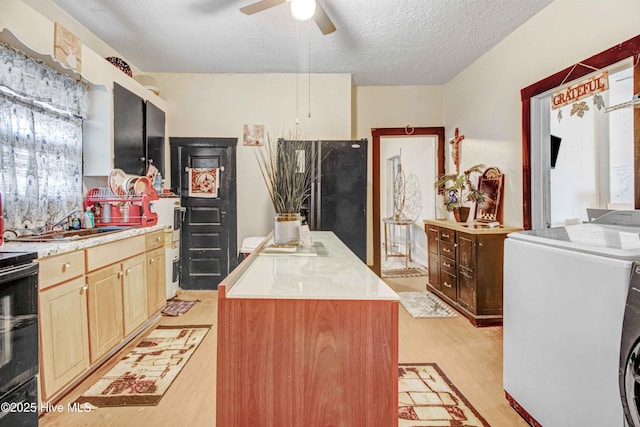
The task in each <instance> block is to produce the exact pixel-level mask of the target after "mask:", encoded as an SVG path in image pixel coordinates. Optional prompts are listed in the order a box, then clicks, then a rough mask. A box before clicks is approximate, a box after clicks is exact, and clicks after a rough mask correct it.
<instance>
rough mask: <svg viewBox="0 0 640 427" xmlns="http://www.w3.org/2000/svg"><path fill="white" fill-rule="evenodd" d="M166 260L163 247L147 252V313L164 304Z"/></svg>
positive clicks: (160, 307) (158, 308)
mask: <svg viewBox="0 0 640 427" xmlns="http://www.w3.org/2000/svg"><path fill="white" fill-rule="evenodd" d="M165 264H166V261H165V257H164V248H159V249H154V250H152V251H150V252H147V284H148V287H147V291H148V297H149V299H148V308H149V315H152V314H155V313H157V312H158V311H160V310H162V309H163V308H164V306H165V304H166V294H167V291H166V287H167V286H166V283H165V282H166V275H165V268H166V265H165Z"/></svg>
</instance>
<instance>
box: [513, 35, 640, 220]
mask: <svg viewBox="0 0 640 427" xmlns="http://www.w3.org/2000/svg"><path fill="white" fill-rule="evenodd" d="M630 57H632V58H634V62H633V64H634V67H633V80H634V85H633V93H638V92H639V91H640V35H639V36H636V37H634V38H632V39H629V40H627V41H625V42H622V43H620V44H618V45H616V46H613V47H612V48H610V49H607V50H605V51H603V52H600V53H598V54H596V55H594V56H592V57H590V58H588V59H585V60H583V61H580V62H578V63H577V64H575V65H571V66H569V67H567V68H565V69H564V70H561V71H558V72H557V73H555V74H553V75H551V76H549V77H546V78H544V79H542V80H540V81H538V82H536V83H534V84H532V85H529V86H527V87H525V88H523V89H522V90H521V91H520V98H521V100H522V227H523V228H524V229H525V230H530V229H531V226H532V207H531V201H532V199H531V197H532V179H533V176H532V174H531V173H532V171H531V148H532V134H531V133H532V126H531V125H532V123H531V109H532V101H531V98H533V97H535V96H537V95H540V94H543V93H545V92H547V91H550V90H551V89H553V88H556V87H558V86H561V85H562V84H563V83H564V82H565V81H569V80H575V79H578V78H580V77H583V76H586V75H587V74H590V73H592V72H593V70H594V68H595V69H602V68H606V67H609V66H610V65H613V64H615V63H617V62H620V61H623V60H625V59H627V58H630ZM569 77H570V79H569ZM534 107H535V106H534ZM633 122H634V125H633V126H634V171H635V173H634V187H635V190H634V199H635V203H634V204H635V209H640V109H638V108H634V120H633Z"/></svg>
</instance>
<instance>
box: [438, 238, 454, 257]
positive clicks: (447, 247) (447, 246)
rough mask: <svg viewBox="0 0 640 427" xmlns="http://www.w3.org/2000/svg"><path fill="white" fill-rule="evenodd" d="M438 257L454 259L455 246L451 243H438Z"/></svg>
mask: <svg viewBox="0 0 640 427" xmlns="http://www.w3.org/2000/svg"><path fill="white" fill-rule="evenodd" d="M440 255H444V256H446V257H447V258H451V259H456V246H455V244H453V243H449V242H443V241H440Z"/></svg>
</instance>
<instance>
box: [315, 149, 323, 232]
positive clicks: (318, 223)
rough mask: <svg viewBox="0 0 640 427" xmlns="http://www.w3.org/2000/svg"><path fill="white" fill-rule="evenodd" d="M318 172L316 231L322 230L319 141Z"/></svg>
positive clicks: (319, 152)
mask: <svg viewBox="0 0 640 427" xmlns="http://www.w3.org/2000/svg"><path fill="white" fill-rule="evenodd" d="M317 144H318V170H317V172H316V177H317V179H316V185H317V186H318V189H317V191H316V192H317V193H318V195H317V196H316V197H317V199H316V200H317V201H318V203H317V204H318V207H317V210H316V228H315V229H316V230H322V186H321V182H322V181H321V180H322V143H321V142H320V141H318V143H317Z"/></svg>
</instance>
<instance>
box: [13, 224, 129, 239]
mask: <svg viewBox="0 0 640 427" xmlns="http://www.w3.org/2000/svg"><path fill="white" fill-rule="evenodd" d="M130 228H133V227H97V228H83V229H80V230H65V231H54V232H49V233H45V234H36V235H32V236H21V237H18V238H17V239H14V240H13V241H15V242H58V241H63V242H64V241H70V240H81V239H87V238H89V237H95V236H103V235H105V234H109V233H117V232H118V231H123V230H128V229H130Z"/></svg>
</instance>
